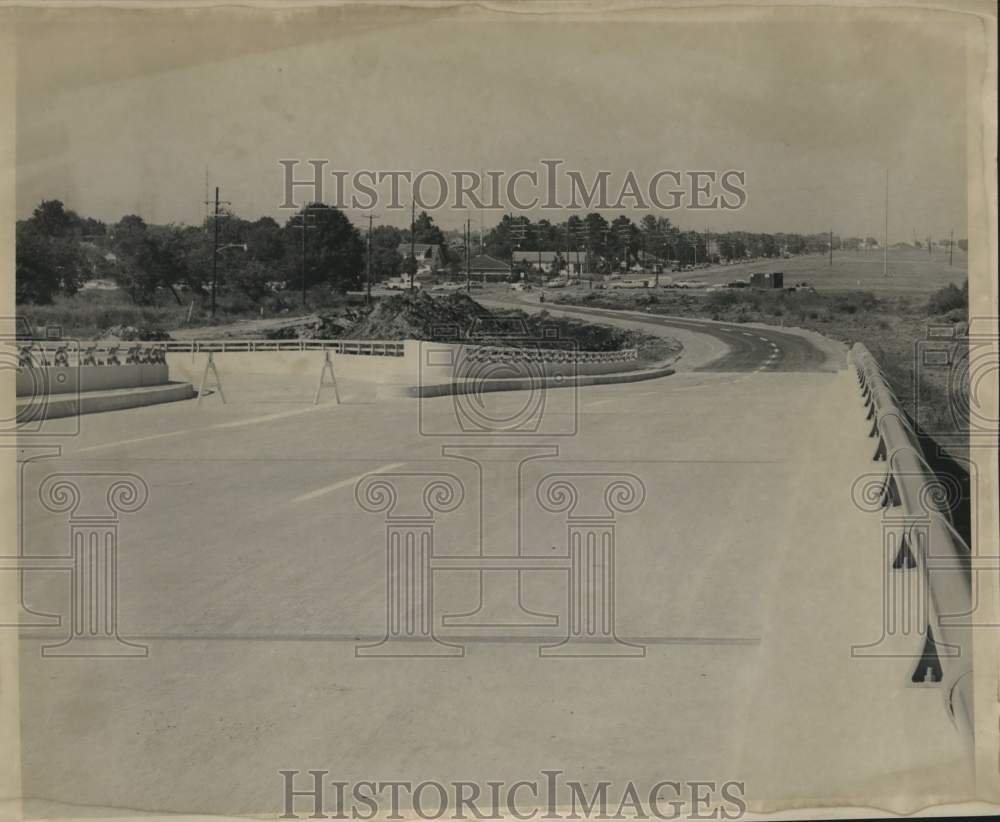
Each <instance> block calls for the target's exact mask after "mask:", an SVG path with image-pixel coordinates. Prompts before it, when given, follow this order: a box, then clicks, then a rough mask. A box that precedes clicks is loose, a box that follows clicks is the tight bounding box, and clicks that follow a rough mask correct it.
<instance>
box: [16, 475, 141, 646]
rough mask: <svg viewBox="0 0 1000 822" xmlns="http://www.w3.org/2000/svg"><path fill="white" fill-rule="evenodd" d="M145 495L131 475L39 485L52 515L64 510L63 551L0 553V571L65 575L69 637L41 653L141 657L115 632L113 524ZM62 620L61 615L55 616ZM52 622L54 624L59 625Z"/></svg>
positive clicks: (65, 478)
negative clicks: (66, 530) (65, 541)
mask: <svg viewBox="0 0 1000 822" xmlns="http://www.w3.org/2000/svg"><path fill="white" fill-rule="evenodd" d="M148 499H149V489H148V487H147V486H146V483H145V482H143V480H142V479H141V478H140V477H138V476H137V475H135V474H118V473H115V474H110V473H108V474H105V473H57V474H50V475H49V476H47V477H46V478H45V479H44V480H43V481H42V483H41V484H40V486H39V500H40V502H41V503H42V505H43V506H44V508H45V509H46V510H47V511H49V512H50V513H52V514H68V515H69V549H68V553H66V554H45V555H41V554H38V555H36V554H27V553H25V552H24V551H19V552H18V554H17V555H16V556H0V571H16V572H18V573H19V574H20V575H21V576H22V579H23V575H24V573H25V572H29V571H49V572H51V571H61V572H66V573H68V574H69V576H70V585H69V589H70V605H69V636H68V637H67V638H66V639H65V640H64V641H63V642H59V643H56V644H51V645H43V646H42V656H46V657H145V656H147V655H148V648H147V647H146V646H145V645H137V644H135V643H132V642H128V641H126V640H124V639H122V638H121V637H120V636H119V635H118V523H119V517H120V515H121V514H128V513H135V512H136V511H138V510H139V509H140V508H142V507H143V505H145V504H146V501H147V500H148ZM59 623H61V619H60V620H59ZM59 623H57V624H59Z"/></svg>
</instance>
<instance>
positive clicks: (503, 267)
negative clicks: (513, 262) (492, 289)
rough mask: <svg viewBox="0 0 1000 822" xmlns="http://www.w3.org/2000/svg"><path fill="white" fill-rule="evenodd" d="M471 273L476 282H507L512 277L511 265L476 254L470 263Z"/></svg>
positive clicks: (486, 255)
mask: <svg viewBox="0 0 1000 822" xmlns="http://www.w3.org/2000/svg"><path fill="white" fill-rule="evenodd" d="M469 271H470V272H471V276H472V278H473V279H474V280H506V279H507V277H509V276H510V263H506V262H504V261H503V260H498V259H497V258H496V257H491V256H489V254H476V255H475V256H474V257H473V258H472V259H471V260H470V261H469Z"/></svg>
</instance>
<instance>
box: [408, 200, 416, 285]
mask: <svg viewBox="0 0 1000 822" xmlns="http://www.w3.org/2000/svg"><path fill="white" fill-rule="evenodd" d="M416 234H417V201H416V200H415V199H414V200H412V201H411V202H410V258H411V259H412V260H413V262H411V263H410V265H409V268H410V292H411V293H412V291H413V278H414V277H416V276H417V272H416V270H415V269H414V268H413V266H414V265H415V264H416V262H417V249H416V243H417V237H416Z"/></svg>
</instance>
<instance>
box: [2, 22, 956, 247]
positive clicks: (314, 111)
mask: <svg viewBox="0 0 1000 822" xmlns="http://www.w3.org/2000/svg"><path fill="white" fill-rule="evenodd" d="M23 11H24V14H23V15H22V16H21V17H20V20H19V22H18V32H17V34H18V37H17V42H18V54H17V65H18V86H17V88H18V91H17V112H16V116H17V123H16V126H17V213H18V216H19V217H26V216H28V215H30V213H31V210H32V209H33V208H34V207H35V206H36V205H37V204H38V202H39V201H41V200H42V199H51V198H57V199H61V200H63V201H64V203H66V205H67V207H69V208H72V209H74V210H75V211H77V212H78V213H80V214H83V215H87V216H94V217H97V218H100V219H103V220H106V221H114V220H117V219H119V218H120V217H121V216H123V215H124V214H128V213H138V214H140V215H141V216H143V217H144V218H145V219H146V220H147V221H148V222H154V223H161V222H183V223H197V222H200V221H201V220H202V219H203V217H204V214H205V206H204V200H205V199H206V190H207V188H208V189H209V190H210V189H211V188H214V186H219V187H220V188H221V189H222V198H223V199H224V200H226V201H229V202H231V203H232V208H233V209H234V210H235V211H236V212H237V213H239V214H240V215H241V216H244V217H248V218H256V217H258V216H261V215H270V216H273V217H275V218H276V219H278V220H279V221H281V222H283V221H284V220H285V219H287V217H288V216H289V212H287V211H283V210H282V209H281V208H280V207H279V206H280V204H281V201H282V196H283V170H282V168H281V167H280V166H279V165H278V160H279V159H287V158H300V159H302V160H307V159H326V160H328V161H329V165H328V168H330V169H340V170H346V171H349V172H354V171H357V170H359V169H383V170H388V169H402V170H411V171H413V172H414V173H415V172H419V171H422V170H428V169H432V170H438V171H441V172H443V173H445V174H448V173H450V172H452V171H454V170H459V169H470V170H477V169H506V170H508V171H512V170H515V169H519V168H525V169H535V170H539V169H540V165H539V163H540V160H541V159H544V158H559V159H562V160H564V161H565V166H564V168H569V169H576V170H579V171H580V172H581V173H583V174H584V176H585V177H590V176H591V175H593V174H594V173H596V172H597V171H598V170H601V169H606V170H609V171H611V172H612V175H613V177H612V179H613V180H618V181H620V180H622V179H623V178H624V175H625V174H626V173H627V172H628V171H629V170H631V171H633V172H634V173H635V174H636V176H637V177H638V178H639V179H640V180H648V179H649V177H651V176H652V175H653V174H655V173H656V172H657V171H660V170H664V169H668V170H682V171H683V170H691V169H711V170H718V171H720V172H721V171H723V170H727V169H739V170H743V171H745V173H746V183H745V189H746V192H747V202H746V205H745V206H744V207H743V208H742V209H739V210H736V211H732V210H725V211H723V210H708V211H699V212H691V211H686V210H674V211H670V212H664V211H657V210H655V209H654V210H652V211H651V212H644V211H636V212H634V213H632V214H631V215H630V216H632V217H633V219H636V220H638V219H641V217H642V216H643V215H644V214H645V213H654V214H655V215H657V216H667V217H669V218H670V219H671V220H672V221H673V222H674V223H675V224H679V225H681V226H682V227H684V228H696V229H698V230H703V229H705V228H707V227H708V228H711V230H712V231H713V232H715V231H724V230H736V229H740V230H749V231H787V232H795V231H798V232H821V231H827V230H830V229H832V230H834V231H835V232H837V233H838V234H841V235H843V236H849V235H860V236H866V235H872V236H875V237H879V238H880V237H881V235H882V220H883V199H884V186H885V173H886V170H887V169H888V170H889V175H890V196H891V199H890V214H889V232H890V241H892V240H897V241H898V240H906V241H911V240H912V238H913V236H914V234H915V235H916V236H917V237H918V238H923V237H925V236H928V235H931V236H933V237H935V238H941V237H947V236H948V232H949V231H950V230H952V229H954V230H955V233H956V236H959V237H961V236H965V211H966V185H965V182H966V181H965V175H966V166H965V146H966V130H965V122H966V109H965V100H966V57H965V37H966V32H967V30H966V29H964V28H962V27H961V26H960V25H959V24H957V23H956V22H954V21H953V19H952V18H950V17H940V18H934V19H931V20H924V21H922V22H921V23H920V24H917V23H916V22H909V21H907V19H906V18H903V17H897V16H894V15H892V14H890V13H888V12H879V11H875V10H872V12H871V13H870V14H867V15H858V14H855V15H854V16H853V17H852V18H848V17H846V16H845V15H844V14H841V13H832V12H831V13H826V12H823V11H818V10H810V11H809V13H808V15H806V14H804V13H803V12H801V11H795V10H789V11H787V12H785V13H782V14H781V15H777V14H774V15H770V16H768V17H766V18H765V17H760V16H755V15H752V14H745V15H743V19H740V20H738V21H737V20H734V19H732V18H730V19H729V20H728V21H727V20H725V19H723V18H722V17H719V16H716V17H706V16H705V15H704V14H702V15H699V14H693V13H676V14H672V15H669V16H666V17H664V16H657V15H655V14H652V13H641V14H621V15H619V16H618V17H616V18H615V19H595V18H593V17H588V16H586V15H581V16H577V17H575V18H564V19H561V20H557V19H554V18H552V17H549V16H545V15H539V14H509V15H503V14H493V13H489V12H485V11H483V10H481V9H479V10H476V9H465V10H462V9H458V10H454V9H453V10H437V11H429V10H426V9H425V10H410V11H401V10H399V9H387V8H380V9H370V8H369V9H353V10H345V9H339V10H338V9H329V8H328V9H313V10H300V11H298V12H288V11H285V12H282V13H280V14H279V13H276V12H266V11H263V10H257V11H256V12H254V11H252V10H248V9H242V10H241V9H216V10H209V9H200V10H188V11H187V12H183V13H180V12H177V11H173V12H170V13H164V12H158V11H123V10H111V9H103V10H102V9H91V10H86V11H84V10H74V11H50V12H46V13H38V12H37V11H32V10H23ZM206 181H207V184H208V186H206ZM612 187H613V188H614V185H613V186H612ZM431 193H432V194H433V187H432V188H431ZM349 214H350V216H351V218H352V219H353V220H355V221H356V222H359V223H360V222H361V221H362V220H365V222H366V221H367V219H366V217H365V214H364V213H362V212H361V211H360V210H352V211H350V212H349ZM433 216H434V217H435V220H436V221H437V222H438V223H439V224H441V225H443V226H444V227H456V226H458V225H460V224H462V223H463V222H464V220H465V219H466V218H467V217H469V218H471V219H472V220H473V223H474V225H478V224H479V222H480V215H479V214H478V213H467V212H465V211H462V212H457V211H452V210H439V211H435V212H433ZM529 216H531V217H532V218H537V217H538V216H547V217H549V218H550V219H554V220H555V219H564V218H565V217H566V216H568V212H567V213H564V214H551V213H550V214H546V215H540V214H539V213H538V212H533V213H531V214H530V215H529ZM499 217H500V213H499V212H486V213H485V214H484V215H482V220H483V221H484V222H485V224H486V225H487V227H488V226H489V225H490V224H491V223H493V222H495V221H496V220H497V219H499ZM375 219H376V220H377V221H378V222H379V223H392V224H397V225H403V224H405V223H406V222H408V220H409V211H408V209H404V210H401V211H398V212H390V211H387V210H386V209H384V208H378V207H377V208H376V209H375Z"/></svg>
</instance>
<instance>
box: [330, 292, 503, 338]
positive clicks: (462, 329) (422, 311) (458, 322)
mask: <svg viewBox="0 0 1000 822" xmlns="http://www.w3.org/2000/svg"><path fill="white" fill-rule="evenodd" d="M490 316H491V315H490V312H489V311H487V310H486V309H485V308H483V307H482V306H481V305H480V304H479V303H477V302H476V301H475V300H473V299H471V298H470V297H468V296H467V295H465V294H460V293H453V294H449V295H448V296H447V297H432V296H431V295H430V294H427V293H425V292H422V291H418V292H416V293H411V292H407V293H403V294H394V295H393V296H391V297H383V298H382V299H381V300H379V301H378V304H377V305H376V306H375V307H374V308H373V309H372V311H371V313H369V314H367V315H366V316H363V317H361V318H360V319H359V320H358V322H356V323H355V324H354V325H353V326H351V328H350V329H348V331H347V333H346V334H345V336H347V337H350V338H351V339H355V340H407V339H409V340H433V341H435V342H457V341H459V340H461V339H464V338H466V337H467V335H468V334H469V333H470V332H471V331H472V329H474V328H477V327H478V326H479V325H480V324H481V323H482V322H483V320H484V318H489V317H490Z"/></svg>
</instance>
